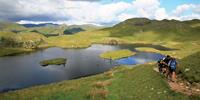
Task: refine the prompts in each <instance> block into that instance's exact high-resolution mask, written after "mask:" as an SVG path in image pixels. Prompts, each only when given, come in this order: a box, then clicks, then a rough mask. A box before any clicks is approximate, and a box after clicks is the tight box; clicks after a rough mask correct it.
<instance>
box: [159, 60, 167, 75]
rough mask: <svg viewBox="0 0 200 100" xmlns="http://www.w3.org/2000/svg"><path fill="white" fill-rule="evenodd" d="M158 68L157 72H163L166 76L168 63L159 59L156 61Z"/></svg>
mask: <svg viewBox="0 0 200 100" xmlns="http://www.w3.org/2000/svg"><path fill="white" fill-rule="evenodd" d="M157 63H158V69H159V72H160V73H162V74H164V75H165V76H166V77H167V75H168V71H167V69H168V65H167V64H166V63H165V62H164V61H163V60H162V59H160V60H159V61H158V62H157Z"/></svg>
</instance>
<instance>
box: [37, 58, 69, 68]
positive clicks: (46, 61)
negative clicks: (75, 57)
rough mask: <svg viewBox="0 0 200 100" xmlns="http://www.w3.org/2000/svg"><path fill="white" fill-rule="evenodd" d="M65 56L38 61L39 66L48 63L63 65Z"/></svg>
mask: <svg viewBox="0 0 200 100" xmlns="http://www.w3.org/2000/svg"><path fill="white" fill-rule="evenodd" d="M66 60H67V59H66V58H55V59H49V60H43V61H41V62H40V65H41V66H48V65H64V64H65V63H66Z"/></svg>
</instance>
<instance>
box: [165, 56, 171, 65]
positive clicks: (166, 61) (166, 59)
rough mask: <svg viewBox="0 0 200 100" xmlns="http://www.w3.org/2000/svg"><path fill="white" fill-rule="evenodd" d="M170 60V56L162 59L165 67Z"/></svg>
mask: <svg viewBox="0 0 200 100" xmlns="http://www.w3.org/2000/svg"><path fill="white" fill-rule="evenodd" d="M170 60H171V56H170V55H167V56H166V57H165V58H163V61H164V63H165V65H168V63H169V61H170Z"/></svg>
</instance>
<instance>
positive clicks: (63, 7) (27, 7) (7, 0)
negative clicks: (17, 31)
mask: <svg viewBox="0 0 200 100" xmlns="http://www.w3.org/2000/svg"><path fill="white" fill-rule="evenodd" d="M86 1H90V0H86ZM199 9H200V5H195V4H183V5H179V6H177V8H176V9H175V10H173V11H171V12H166V9H165V8H163V7H162V6H161V4H160V0H133V1H132V2H129V3H128V2H124V1H118V2H111V3H101V2H85V1H81V0H76V1H75V2H74V1H73V0H15V1H13V0H0V17H1V18H4V19H6V18H8V19H9V18H10V19H16V20H17V21H19V19H22V21H19V23H23V22H26V23H28V22H31V21H24V20H33V19H34V20H36V23H38V22H45V21H43V20H44V19H46V20H47V22H49V21H51V22H54V23H67V24H88V23H90V24H114V23H117V22H120V21H124V20H126V19H128V18H133V17H146V18H150V19H158V20H162V19H166V18H167V19H178V20H186V19H192V18H197V19H200V17H199V16H200V14H199V13H200V10H199ZM188 10H191V11H192V13H191V14H188V15H183V13H184V12H186V11H188ZM40 17H44V18H43V19H41V20H40V19H39V18H40Z"/></svg>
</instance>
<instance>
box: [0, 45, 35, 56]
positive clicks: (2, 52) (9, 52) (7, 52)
mask: <svg viewBox="0 0 200 100" xmlns="http://www.w3.org/2000/svg"><path fill="white" fill-rule="evenodd" d="M31 51H33V50H32V49H24V48H1V47H0V57H3V56H14V55H17V54H22V53H26V52H31Z"/></svg>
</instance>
